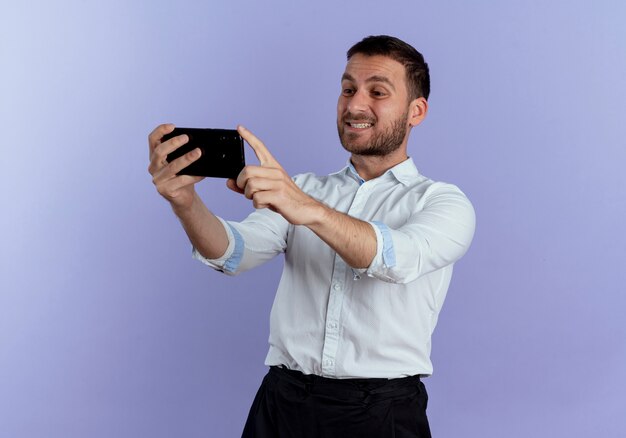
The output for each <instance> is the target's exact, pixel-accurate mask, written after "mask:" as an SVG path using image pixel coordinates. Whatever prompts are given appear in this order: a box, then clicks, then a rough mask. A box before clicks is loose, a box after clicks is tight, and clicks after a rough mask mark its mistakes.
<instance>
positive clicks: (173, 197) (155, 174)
mask: <svg viewBox="0 0 626 438" xmlns="http://www.w3.org/2000/svg"><path fill="white" fill-rule="evenodd" d="M173 130H174V125H173V124H171V123H167V124H164V125H159V126H157V127H156V128H155V129H154V131H152V132H151V133H150V135H149V136H148V145H149V151H150V165H149V166H148V172H150V175H152V182H153V184H154V185H155V186H156V188H157V191H158V192H159V193H160V194H161V196H163V197H164V198H165V199H167V200H168V201H169V202H170V204H171V205H172V208H174V209H175V210H179V209H188V208H191V206H192V204H193V201H194V198H195V195H196V191H195V189H194V185H195V184H196V183H197V182H199V181H201V180H203V179H204V177H201V176H189V175H176V174H177V173H178V172H180V171H181V170H182V169H184V168H185V167H187V166H189V165H190V164H191V163H193V162H194V161H196V160H197V159H198V158H200V155H201V152H200V149H198V148H196V149H194V150H192V151H191V152H188V153H186V154H185V155H183V156H182V157H180V158H177V159H176V160H174V161H172V162H171V163H168V162H167V155H168V154H169V153H171V152H173V151H175V150H176V149H178V148H179V147H181V146H182V145H184V144H185V143H187V142H188V141H189V138H188V137H187V136H186V135H179V136H177V137H174V138H171V139H169V140H167V141H165V142H161V140H162V138H163V136H164V135H165V134H169V133H170V132H172V131H173Z"/></svg>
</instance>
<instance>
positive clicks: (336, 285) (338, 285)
mask: <svg viewBox="0 0 626 438" xmlns="http://www.w3.org/2000/svg"><path fill="white" fill-rule="evenodd" d="M333 289H335V290H336V291H340V290H341V283H335V284H334V285H333Z"/></svg>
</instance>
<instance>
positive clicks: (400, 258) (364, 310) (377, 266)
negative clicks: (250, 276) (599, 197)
mask: <svg viewBox="0 0 626 438" xmlns="http://www.w3.org/2000/svg"><path fill="white" fill-rule="evenodd" d="M294 181H295V182H296V184H297V185H298V186H299V187H300V188H301V189H302V190H303V191H304V192H305V193H307V194H309V195H310V196H312V197H313V198H315V199H318V200H320V201H322V202H324V203H325V204H326V205H328V206H330V207H332V208H334V209H335V210H337V211H340V212H343V213H346V214H348V215H350V216H352V217H355V218H358V219H361V220H363V221H366V222H368V223H370V224H371V225H372V227H373V229H374V231H375V233H376V240H377V251H376V256H375V257H374V259H373V261H372V263H371V264H370V266H369V267H368V268H367V269H353V268H351V267H350V266H348V265H347V264H346V263H345V262H344V261H343V260H342V259H341V257H340V256H338V255H337V254H336V253H335V251H333V250H332V249H331V248H330V247H329V246H328V245H327V244H326V243H324V242H323V241H322V240H321V239H320V238H319V237H317V236H316V235H315V234H314V233H313V232H312V231H311V230H309V229H308V228H307V227H305V226H298V225H295V226H294V225H292V224H290V223H289V222H287V221H286V220H285V219H284V218H283V217H282V216H280V215H279V214H277V213H274V212H272V211H270V210H269V209H262V210H256V211H255V212H253V213H252V214H251V215H250V216H248V217H247V218H246V219H245V220H243V221H242V222H231V221H224V220H223V219H220V220H221V221H222V222H223V223H224V225H225V228H226V231H227V233H228V238H229V246H228V249H227V250H226V253H225V254H224V255H223V256H222V257H220V258H219V259H214V260H208V259H205V258H204V257H202V255H200V254H199V253H198V252H197V251H196V250H194V257H195V258H197V259H199V260H201V261H202V262H204V263H206V264H207V265H209V266H211V267H213V268H215V269H218V270H220V271H222V272H225V273H227V274H231V275H234V274H237V273H239V272H243V271H245V270H247V269H251V268H253V267H255V266H258V265H260V264H262V263H263V262H265V261H267V260H269V259H271V258H272V257H274V256H275V255H277V254H278V253H285V266H284V270H283V274H282V278H281V280H280V283H279V285H278V290H277V292H276V297H275V299H274V304H273V307H272V311H271V315H270V337H269V344H270V347H269V352H268V354H267V358H266V361H265V363H266V365H283V366H286V367H287V368H290V369H294V370H298V371H301V372H303V373H304V374H317V375H320V376H325V377H332V378H375V377H382V378H397V377H404V376H410V375H416V374H420V375H423V376H427V375H430V374H431V373H432V364H431V361H430V350H431V335H432V332H433V330H434V328H435V325H436V323H437V317H438V315H439V311H440V310H441V306H442V305H443V301H444V299H445V296H446V292H447V290H448V285H449V283H450V277H451V275H452V267H453V264H454V262H456V261H457V260H458V259H459V258H460V257H461V256H462V255H463V254H465V252H466V251H467V249H468V247H469V245H470V242H471V240H472V237H473V234H474V226H475V216H474V210H473V208H472V205H471V204H470V202H469V201H468V199H467V197H466V196H465V195H464V194H463V193H462V192H461V191H460V190H459V189H458V188H457V187H456V186H454V185H451V184H445V183H441V182H435V181H432V180H430V179H428V178H426V177H424V176H422V175H420V174H419V172H418V171H417V169H416V168H415V165H414V164H413V161H412V160H411V159H408V160H406V161H404V162H402V163H400V164H398V165H397V166H395V167H393V168H391V169H390V170H388V171H387V172H386V173H385V174H383V175H382V176H380V177H378V178H375V179H372V180H369V181H364V180H363V179H361V178H360V177H359V175H358V174H357V173H356V171H355V170H354V168H353V167H352V166H351V165H348V166H346V167H345V168H344V169H343V170H341V171H339V172H337V173H334V174H331V175H329V176H323V177H319V176H316V175H314V174H303V175H297V176H295V177H294Z"/></svg>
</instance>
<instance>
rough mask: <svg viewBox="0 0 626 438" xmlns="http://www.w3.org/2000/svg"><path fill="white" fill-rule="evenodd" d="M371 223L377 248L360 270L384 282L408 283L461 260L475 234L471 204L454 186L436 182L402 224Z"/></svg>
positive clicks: (474, 220)
mask: <svg viewBox="0 0 626 438" xmlns="http://www.w3.org/2000/svg"><path fill="white" fill-rule="evenodd" d="M370 224H371V225H372V227H373V228H374V231H375V233H376V240H377V251H376V255H375V256H374V259H373V260H372V263H371V264H370V266H369V267H368V268H367V269H365V270H363V271H365V273H366V274H367V275H368V276H370V277H374V278H378V279H380V280H383V281H387V282H392V283H408V282H410V281H413V280H415V279H417V278H419V277H421V276H422V275H425V274H428V273H430V272H433V271H435V270H437V269H441V268H444V267H446V266H449V265H452V264H453V263H454V262H456V261H457V260H458V259H460V258H461V257H462V256H463V255H464V254H465V253H466V252H467V250H468V248H469V246H470V243H471V241H472V238H473V236H474V229H475V224H476V217H475V212H474V208H473V207H472V204H471V203H470V201H469V200H468V199H467V197H466V196H465V194H463V192H461V191H460V190H459V189H458V188H457V187H456V186H454V185H451V184H444V183H435V184H433V185H432V186H431V187H429V188H428V190H426V192H425V193H424V195H423V196H422V198H421V199H420V201H419V202H418V204H417V205H416V206H415V212H414V213H413V214H412V215H411V216H410V217H409V219H408V220H407V221H406V223H404V224H403V225H401V226H399V227H397V228H395V229H393V228H392V227H390V226H388V225H387V224H386V223H384V222H381V221H371V222H370Z"/></svg>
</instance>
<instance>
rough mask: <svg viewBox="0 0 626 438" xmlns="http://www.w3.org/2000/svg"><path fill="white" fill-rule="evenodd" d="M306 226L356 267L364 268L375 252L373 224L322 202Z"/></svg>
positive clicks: (370, 261)
mask: <svg viewBox="0 0 626 438" xmlns="http://www.w3.org/2000/svg"><path fill="white" fill-rule="evenodd" d="M316 210H317V211H316V214H315V215H313V217H314V218H315V219H314V220H313V221H312V222H311V223H310V224H307V227H308V228H309V229H310V230H311V231H313V232H314V233H315V234H317V236H318V237H319V238H320V239H322V240H323V241H324V242H326V244H328V246H330V247H331V248H332V249H333V250H335V252H336V253H337V254H339V256H341V258H342V259H343V260H344V261H345V262H346V263H347V264H348V265H350V266H351V267H353V268H355V269H361V268H367V267H368V266H369V265H370V264H371V263H372V260H373V259H374V256H375V255H376V249H377V242H376V233H375V232H374V229H373V228H372V226H371V225H370V224H369V223H367V222H364V221H362V220H359V219H355V218H353V217H351V216H348V215H347V214H344V213H340V212H338V211H336V210H334V209H332V208H330V207H327V206H325V205H323V204H321V203H319V206H317V207H316Z"/></svg>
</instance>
